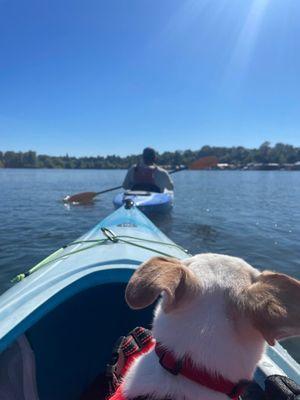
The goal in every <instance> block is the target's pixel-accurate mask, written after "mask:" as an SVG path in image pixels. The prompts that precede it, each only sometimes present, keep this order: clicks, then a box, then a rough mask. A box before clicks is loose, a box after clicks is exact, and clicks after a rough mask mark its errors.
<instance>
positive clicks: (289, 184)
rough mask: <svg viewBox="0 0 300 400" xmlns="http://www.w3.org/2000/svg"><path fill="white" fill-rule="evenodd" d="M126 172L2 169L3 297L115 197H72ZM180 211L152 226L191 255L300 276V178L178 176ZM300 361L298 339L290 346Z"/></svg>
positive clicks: (106, 184)
mask: <svg viewBox="0 0 300 400" xmlns="http://www.w3.org/2000/svg"><path fill="white" fill-rule="evenodd" d="M124 175H125V171H120V170H109V171H107V170H14V169H5V170H4V169H2V170H1V169H0V188H1V192H0V221H1V223H0V292H3V291H4V290H6V289H7V288H8V287H9V286H10V283H9V282H10V279H11V278H12V277H14V276H15V275H16V274H18V273H20V272H24V271H26V270H28V269H29V268H30V267H31V266H32V265H34V264H35V263H37V262H38V261H40V260H41V259H43V258H44V257H46V256H47V255H49V253H51V252H53V251H54V250H56V249H57V248H59V247H61V246H62V245H64V244H66V243H69V242H70V241H72V240H74V239H76V238H77V237H78V236H80V235H81V234H83V233H84V232H86V231H87V230H88V229H90V228H91V227H93V225H95V224H96V223H97V222H98V221H99V220H101V219H102V218H104V217H105V216H107V215H108V214H109V213H110V212H111V211H112V210H113V206H112V198H113V196H114V193H107V194H105V195H103V196H101V197H100V198H99V199H98V200H97V202H95V204H94V205H90V206H77V207H76V206H75V207H69V208H68V207H66V206H64V204H63V203H62V202H61V199H62V198H63V197H64V196H65V195H66V194H74V193H77V192H82V191H99V190H102V189H106V188H109V187H112V186H117V185H119V184H120V183H121V182H122V179H123V177H124ZM173 178H174V182H175V187H176V190H175V207H174V210H173V211H172V213H171V214H170V215H169V216H166V217H164V218H162V217H160V218H158V219H157V220H155V221H154V222H155V223H156V225H157V226H158V227H159V228H160V229H161V230H162V231H163V232H164V233H166V234H167V235H168V236H169V237H170V238H171V239H172V240H174V241H175V242H176V243H178V244H180V245H182V246H184V247H186V248H187V249H188V250H189V251H190V252H191V253H200V252H216V253H225V254H229V255H234V256H239V257H242V258H244V259H245V260H246V261H248V262H249V263H250V264H252V265H253V266H255V267H258V268H261V269H271V270H275V271H281V272H284V273H288V274H290V275H292V276H294V277H297V278H298V279H299V278H300V254H299V253H300V247H299V238H300V206H299V199H300V172H287V171H274V172H273V171H183V172H180V173H178V174H175V175H173ZM285 346H286V347H287V348H288V349H289V351H290V352H291V353H292V354H293V355H294V357H295V358H297V360H298V361H299V360H300V340H298V339H293V340H289V341H287V342H285Z"/></svg>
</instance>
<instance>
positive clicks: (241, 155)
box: [0, 142, 300, 171]
mask: <svg viewBox="0 0 300 400" xmlns="http://www.w3.org/2000/svg"><path fill="white" fill-rule="evenodd" d="M207 156H214V157H215V158H217V160H218V165H217V167H214V169H219V170H256V171H257V170H268V171H271V170H272V171H276V170H289V171H294V170H300V147H295V146H292V145H289V144H284V143H277V144H275V145H274V146H271V145H270V143H269V142H264V143H263V144H261V146H259V147H258V148H254V149H248V148H245V147H242V146H236V147H217V146H202V147H201V149H199V150H182V151H181V150H177V151H173V152H170V151H165V152H163V153H158V154H157V164H158V165H161V166H163V167H164V168H165V169H167V170H173V169H175V168H176V167H181V166H186V165H191V164H192V163H193V162H194V161H196V160H199V159H201V158H203V157H207ZM139 161H140V155H137V154H134V155H128V156H124V157H121V156H118V155H107V156H100V155H99V156H95V157H72V156H69V155H68V154H66V155H65V156H49V155H46V154H37V153H36V152H35V151H32V150H29V151H26V152H21V151H19V152H15V151H5V152H3V151H0V168H26V169H27V168H32V169H128V168H129V167H130V166H132V165H134V164H136V163H138V162H139Z"/></svg>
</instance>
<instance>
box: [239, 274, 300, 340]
mask: <svg viewBox="0 0 300 400" xmlns="http://www.w3.org/2000/svg"><path fill="white" fill-rule="evenodd" d="M242 299H243V307H244V309H245V311H246V313H247V314H248V316H250V318H251V320H252V321H253V324H254V326H255V328H256V329H258V330H259V331H260V332H261V334H262V335H263V336H264V338H265V340H266V341H267V342H268V343H269V344H270V345H271V346H273V345H274V344H275V340H279V339H283V338H285V337H289V336H296V335H299V334H300V281H298V280H296V279H293V278H291V277H289V276H287V275H284V274H279V273H273V272H269V271H265V272H263V273H262V274H260V275H259V276H258V278H257V279H256V282H255V283H253V284H252V285H251V286H250V287H249V288H247V289H246V290H245V291H244V292H243V295H242Z"/></svg>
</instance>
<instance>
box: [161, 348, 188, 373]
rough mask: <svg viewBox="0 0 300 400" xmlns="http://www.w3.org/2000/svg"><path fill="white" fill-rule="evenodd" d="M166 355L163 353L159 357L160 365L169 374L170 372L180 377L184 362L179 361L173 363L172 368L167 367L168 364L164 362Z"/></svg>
mask: <svg viewBox="0 0 300 400" xmlns="http://www.w3.org/2000/svg"><path fill="white" fill-rule="evenodd" d="M165 355H166V353H163V354H162V355H161V356H160V357H159V363H160V365H161V366H162V367H163V368H164V369H165V370H166V371H168V372H170V374H172V375H178V374H179V373H180V371H181V369H182V361H181V360H177V361H176V362H175V363H173V365H172V366H170V365H167V363H165V362H164V358H165Z"/></svg>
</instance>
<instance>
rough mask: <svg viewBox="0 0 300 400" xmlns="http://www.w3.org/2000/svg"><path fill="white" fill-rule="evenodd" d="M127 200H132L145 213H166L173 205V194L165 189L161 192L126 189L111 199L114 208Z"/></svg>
mask: <svg viewBox="0 0 300 400" xmlns="http://www.w3.org/2000/svg"><path fill="white" fill-rule="evenodd" d="M128 201H132V202H133V203H134V204H135V205H136V206H137V207H138V208H139V209H140V210H141V211H143V212H144V213H146V214H147V213H148V214H154V213H167V212H169V211H170V210H171V209H172V207H173V201H174V194H173V192H172V191H167V190H166V191H164V192H163V193H155V192H146V191H140V190H139V191H133V190H127V191H126V192H123V193H119V194H117V195H116V196H115V197H114V199H113V203H114V206H115V208H119V207H122V206H123V205H124V204H125V203H126V202H128Z"/></svg>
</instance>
